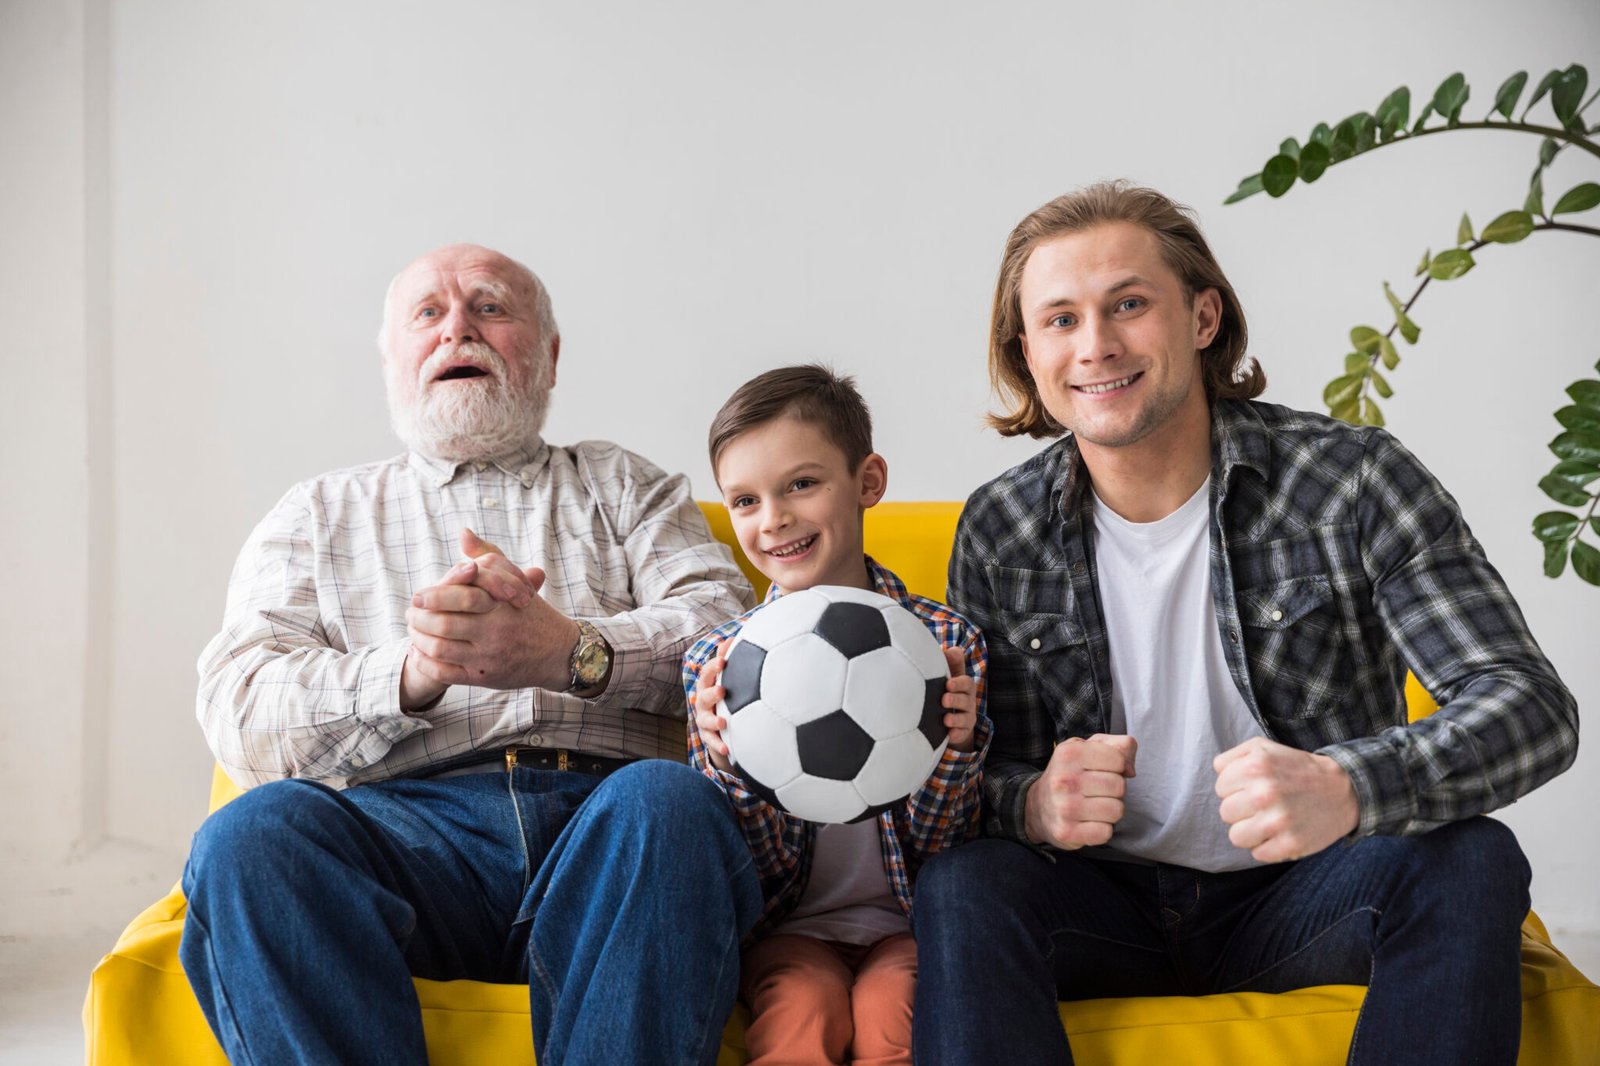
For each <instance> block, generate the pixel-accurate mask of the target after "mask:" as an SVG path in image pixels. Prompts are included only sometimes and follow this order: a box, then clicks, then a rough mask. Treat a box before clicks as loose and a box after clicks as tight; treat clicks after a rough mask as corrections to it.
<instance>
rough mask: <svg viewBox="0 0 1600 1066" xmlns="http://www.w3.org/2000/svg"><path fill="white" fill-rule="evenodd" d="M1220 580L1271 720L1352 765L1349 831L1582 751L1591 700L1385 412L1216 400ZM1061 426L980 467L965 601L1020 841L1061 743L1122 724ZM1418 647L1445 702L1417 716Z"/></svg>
mask: <svg viewBox="0 0 1600 1066" xmlns="http://www.w3.org/2000/svg"><path fill="white" fill-rule="evenodd" d="M1211 449H1212V469H1211V477H1212V488H1211V503H1210V512H1211V519H1210V526H1211V533H1210V537H1211V584H1212V594H1213V597H1214V600H1215V607H1216V624H1217V629H1218V631H1219V633H1220V635H1221V639H1222V648H1223V651H1224V653H1225V655H1226V658H1227V662H1228V670H1229V673H1230V674H1231V675H1232V678H1233V682H1234V684H1235V686H1237V688H1238V690H1239V693H1240V695H1241V696H1243V698H1244V701H1245V703H1246V705H1248V706H1249V708H1250V710H1251V713H1253V714H1254V715H1255V717H1256V720H1257V721H1258V722H1260V724H1261V727H1262V729H1264V730H1265V731H1266V734H1267V736H1269V737H1271V738H1272V739H1273V740H1276V741H1279V742H1281V743H1284V744H1288V745H1292V746H1294V747H1297V748H1301V749H1303V750H1307V751H1314V752H1317V753H1318V754H1322V755H1326V756H1329V757H1330V758H1332V759H1334V760H1335V761H1337V762H1338V763H1339V765H1340V766H1342V767H1343V768H1344V769H1345V771H1346V772H1347V773H1348V774H1349V775H1350V780H1351V782H1352V784H1353V785H1354V787H1355V793H1356V798H1357V801H1358V803H1359V805H1360V820H1359V822H1358V824H1357V827H1356V835H1357V836H1365V835H1368V834H1373V833H1389V834H1404V833H1422V832H1426V831H1427V830H1429V829H1432V828H1435V827H1437V826H1440V825H1444V824H1446V823H1449V822H1453V821H1457V820H1459V819H1462V818H1466V817H1469V816H1471V815H1474V814H1479V813H1482V812H1485V811H1490V810H1494V809H1496V808H1498V807H1502V806H1504V805H1506V804H1508V803H1510V802H1512V801H1513V800H1515V799H1517V798H1518V797H1519V796H1522V795H1523V794H1525V793H1527V792H1529V791H1531V790H1532V789H1533V788H1535V787H1537V786H1538V785H1540V784H1543V783H1544V782H1545V781H1547V780H1549V779H1550V778H1552V777H1554V776H1555V775H1556V774H1558V773H1560V772H1561V771H1562V770H1565V769H1566V768H1567V767H1568V766H1570V765H1571V764H1572V760H1573V758H1574V757H1575V755H1576V752H1577V746H1578V712H1577V705H1576V703H1575V702H1574V700H1573V698H1572V695H1571V693H1569V692H1568V691H1567V689H1566V687H1565V686H1564V685H1563V684H1562V683H1561V680H1560V678H1558V677H1557V676H1556V673H1555V670H1554V669H1553V668H1552V667H1551V665H1550V663H1549V661H1548V660H1547V659H1546V658H1545V657H1544V654H1543V652H1541V651H1540V650H1539V646H1538V645H1537V644H1536V643H1535V642H1534V639H1533V637H1532V636H1531V635H1530V634H1529V632H1528V627H1527V625H1526V623H1525V622H1524V621H1523V618H1522V614H1521V612H1520V611H1519V610H1518V609H1517V605H1516V602H1515V601H1514V600H1513V599H1512V598H1511V594H1510V592H1509V591H1508V590H1507V589H1506V586H1505V583H1504V582H1503V581H1502V580H1501V578H1500V575H1499V574H1498V573H1497V572H1496V571H1495V569H1494V567H1492V566H1490V565H1489V562H1488V560H1487V559H1485V558H1484V554H1483V549H1482V547H1481V546H1480V545H1479V544H1478V542H1477V540H1476V539H1475V538H1474V537H1473V536H1472V534H1471V532H1470V531H1469V530H1468V529H1467V524H1466V522H1465V521H1464V520H1463V519H1462V517H1461V512H1460V510H1459V508H1458V507H1457V506H1456V503H1455V501H1454V500H1453V499H1452V498H1451V497H1450V495H1449V494H1448V493H1447V492H1445V490H1444V488H1443V487H1442V486H1441V485H1440V484H1439V483H1438V481H1436V480H1435V479H1434V477H1433V476H1432V475H1431V474H1429V473H1428V471H1427V470H1426V469H1425V468H1424V467H1423V466H1422V464H1421V463H1419V462H1418V461H1417V460H1416V458H1415V457H1414V456H1412V455H1411V453H1410V452H1408V451H1406V449H1405V448H1403V447H1402V446H1401V445H1400V444H1399V442H1397V441H1396V440H1395V439H1394V438H1393V437H1391V436H1390V435H1389V434H1388V433H1386V432H1384V431H1383V430H1381V429H1376V428H1372V427H1355V426H1349V425H1346V424H1344V423H1342V422H1336V421H1333V420H1332V419H1329V418H1326V417H1323V416H1320V415H1313V414H1306V413H1303V412H1298V411H1293V410H1290V409H1288V408H1285V407H1280V406H1277V405H1274V404H1265V403H1245V402H1234V401H1219V402H1217V403H1215V404H1214V405H1213V408H1212V415H1211ZM1086 474H1087V471H1086V470H1085V468H1084V466H1083V463H1082V461H1081V459H1080V457H1079V453H1078V448H1077V443H1076V441H1075V440H1074V439H1073V438H1072V437H1070V436H1069V437H1067V438H1065V439H1063V440H1061V441H1059V442H1057V443H1056V444H1054V445H1052V446H1051V447H1049V448H1047V449H1046V450H1045V451H1043V452H1041V453H1040V454H1039V455H1037V456H1035V457H1034V458H1032V459H1030V460H1029V461H1027V462H1025V463H1022V464H1021V465H1019V466H1017V467H1014V468H1013V469H1011V470H1010V471H1007V472H1006V473H1005V474H1003V475H1001V476H1000V477H999V478H996V479H995V480H993V481H991V482H989V483H988V484H986V485H984V486H983V487H981V488H979V489H978V490H977V491H976V492H975V493H973V495H972V497H971V498H970V499H969V500H968V501H967V506H966V509H965V510H964V511H963V513H962V516H961V522H960V525H959V527H958V529H957V532H956V542H955V549H954V552H953V554H952V556H951V560H950V589H949V599H950V602H951V604H952V605H953V606H954V607H956V608H957V609H958V610H960V611H961V612H962V613H963V614H965V615H966V616H967V617H969V618H971V619H972V621H973V623H974V624H976V625H978V626H980V627H982V629H983V630H984V632H985V633H986V634H987V635H988V639H989V642H990V645H989V646H990V651H991V654H992V656H993V660H992V671H991V675H990V681H991V683H990V687H989V692H990V699H989V713H990V716H991V717H992V719H993V721H994V728H995V740H994V745H993V750H992V752H991V755H990V758H989V761H988V764H987V768H986V771H985V776H984V794H985V798H986V800H987V805H986V828H987V830H988V832H990V833H991V834H998V835H1003V836H1007V837H1010V838H1012V839H1015V840H1019V841H1024V842H1025V841H1026V840H1027V837H1026V834H1025V830H1024V828H1023V813H1024V801H1025V797H1026V794H1027V791H1028V789H1029V787H1031V786H1032V784H1033V782H1034V781H1035V780H1037V779H1038V777H1039V775H1040V772H1041V771H1042V769H1043V768H1044V766H1045V764H1046V763H1047V762H1048V760H1049V758H1050V753H1051V750H1052V749H1053V747H1054V746H1055V744H1056V743H1057V742H1059V741H1061V740H1064V739H1066V738H1068V737H1086V736H1089V735H1091V734H1093V733H1096V732H1105V731H1107V729H1108V725H1109V722H1110V712H1111V673H1110V669H1109V663H1108V655H1107V641H1106V631H1105V624H1104V621H1103V619H1102V617H1101V613H1100V601H1099V597H1098V595H1097V592H1096V581H1097V577H1096V570H1095V558H1094V538H1093V536H1092V530H1093V528H1094V527H1093V521H1092V512H1091V510H1090V508H1091V506H1092V498H1091V495H1090V493H1089V492H1088V491H1087V490H1088V484H1089V479H1088V477H1087V476H1086ZM1407 665H1409V666H1410V668H1411V670H1412V671H1413V672H1415V673H1416V675H1417V678H1418V680H1420V681H1421V682H1422V684H1423V686H1424V687H1425V688H1426V689H1427V690H1428V691H1429V692H1430V693H1432V694H1433V696H1434V698H1435V699H1436V700H1437V701H1438V702H1439V703H1440V705H1441V707H1440V710H1439V711H1437V712H1436V713H1434V714H1433V715H1431V716H1429V717H1427V718H1424V719H1422V720H1420V721H1418V722H1414V723H1411V724H1407V722H1406V702H1405V692H1404V680H1405V671H1406V668H1407Z"/></svg>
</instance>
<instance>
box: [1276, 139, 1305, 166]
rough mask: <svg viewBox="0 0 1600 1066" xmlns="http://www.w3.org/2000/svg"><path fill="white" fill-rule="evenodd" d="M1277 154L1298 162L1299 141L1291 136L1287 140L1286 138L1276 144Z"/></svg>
mask: <svg viewBox="0 0 1600 1066" xmlns="http://www.w3.org/2000/svg"><path fill="white" fill-rule="evenodd" d="M1278 154H1279V155H1286V156H1288V157H1289V158H1290V159H1293V160H1294V161H1296V162H1299V161H1300V142H1299V141H1297V140H1295V139H1294V138H1293V137H1290V138H1289V139H1288V140H1286V141H1284V142H1283V143H1282V144H1280V145H1278Z"/></svg>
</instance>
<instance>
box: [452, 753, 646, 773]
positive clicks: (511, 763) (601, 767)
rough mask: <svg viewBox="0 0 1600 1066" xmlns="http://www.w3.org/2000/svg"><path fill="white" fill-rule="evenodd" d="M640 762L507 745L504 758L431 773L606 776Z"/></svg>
mask: <svg viewBox="0 0 1600 1066" xmlns="http://www.w3.org/2000/svg"><path fill="white" fill-rule="evenodd" d="M638 761H639V760H638V759H624V758H618V757H616V756H613V755H592V754H590V753H589V752H586V751H571V750H569V749H567V748H527V747H520V746H517V747H510V748H506V749H505V751H504V753H503V754H502V755H501V757H500V758H489V759H484V760H481V761H479V762H470V763H467V764H466V765H464V766H451V767H448V768H447V769H444V770H441V771H439V772H438V773H436V774H429V775H427V776H428V777H429V778H430V779H431V780H438V779H440V778H445V777H461V776H463V775H465V774H492V773H510V772H511V771H512V770H515V769H516V768H517V767H519V766H520V767H522V768H524V769H527V770H573V771H576V772H577V773H580V774H593V775H595V776H596V777H605V776H606V775H607V774H613V773H616V772H617V771H618V770H620V769H622V768H623V767H624V766H627V765H628V764H629V763H632V762H638Z"/></svg>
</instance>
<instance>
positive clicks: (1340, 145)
mask: <svg viewBox="0 0 1600 1066" xmlns="http://www.w3.org/2000/svg"><path fill="white" fill-rule="evenodd" d="M1355 154H1356V129H1355V127H1354V126H1352V125H1351V124H1350V120H1349V119H1345V120H1344V121H1343V122H1341V123H1339V124H1338V125H1337V126H1335V127H1334V128H1333V143H1332V144H1331V145H1329V146H1328V161H1329V163H1341V162H1343V161H1344V160H1346V159H1349V158H1350V157H1351V156H1353V155H1355Z"/></svg>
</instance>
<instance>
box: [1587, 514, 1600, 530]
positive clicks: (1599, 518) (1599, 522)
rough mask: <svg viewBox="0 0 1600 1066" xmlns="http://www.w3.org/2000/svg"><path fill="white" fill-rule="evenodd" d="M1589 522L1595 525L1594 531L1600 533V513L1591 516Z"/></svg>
mask: <svg viewBox="0 0 1600 1066" xmlns="http://www.w3.org/2000/svg"><path fill="white" fill-rule="evenodd" d="M1589 524H1590V525H1591V526H1593V527H1594V531H1595V532H1596V533H1600V514H1597V515H1594V516H1593V517H1591V518H1590V519H1589Z"/></svg>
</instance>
